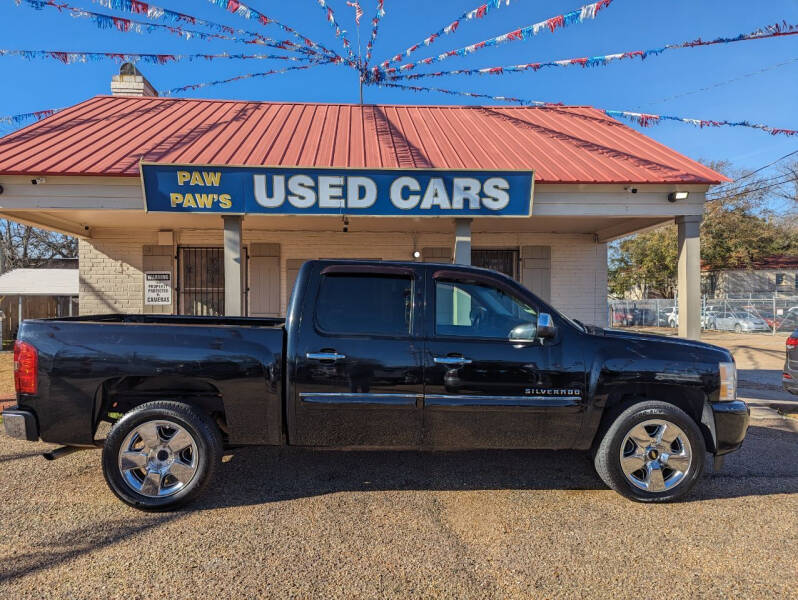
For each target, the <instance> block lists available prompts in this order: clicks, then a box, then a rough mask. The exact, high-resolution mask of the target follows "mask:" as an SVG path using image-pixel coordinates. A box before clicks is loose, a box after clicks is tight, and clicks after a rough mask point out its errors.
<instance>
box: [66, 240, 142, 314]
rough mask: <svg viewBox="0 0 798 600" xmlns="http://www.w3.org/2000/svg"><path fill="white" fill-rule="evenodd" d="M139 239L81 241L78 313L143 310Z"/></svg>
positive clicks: (79, 249)
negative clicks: (137, 240)
mask: <svg viewBox="0 0 798 600" xmlns="http://www.w3.org/2000/svg"><path fill="white" fill-rule="evenodd" d="M142 248H143V245H142V243H141V242H135V241H130V240H127V239H125V238H123V239H121V240H112V239H111V240H108V239H105V240H88V241H87V240H80V242H79V243H78V255H79V257H80V260H79V264H80V313H81V314H83V315H87V314H101V313H114V312H124V313H140V312H143V310H144V275H143V271H142V258H143V252H142Z"/></svg>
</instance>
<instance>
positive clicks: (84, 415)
mask: <svg viewBox="0 0 798 600" xmlns="http://www.w3.org/2000/svg"><path fill="white" fill-rule="evenodd" d="M21 336H22V337H23V339H25V340H26V341H27V342H29V343H31V344H33V345H34V346H35V347H36V348H37V350H38V354H39V357H38V362H39V389H38V394H37V395H35V396H34V395H31V396H27V395H24V394H20V395H19V396H18V403H19V405H20V407H28V408H30V409H32V410H34V412H35V414H36V415H37V418H38V426H39V433H40V436H41V439H42V440H44V441H49V442H56V443H66V444H80V445H84V444H92V443H93V434H94V432H95V431H96V428H97V425H98V423H99V422H100V421H102V420H108V413H122V412H125V411H126V410H128V409H129V407H130V406H133V405H136V404H137V403H141V401H150V400H169V399H180V398H182V399H184V400H186V399H189V398H191V399H193V401H195V402H196V403H199V404H200V405H202V406H204V407H206V409H207V410H208V412H210V413H213V414H217V413H218V414H224V415H225V418H226V419H227V423H226V425H225V427H226V428H227V429H228V431H229V432H230V442H231V443H238V444H279V443H281V441H282V424H283V407H282V371H283V348H284V337H285V333H284V319H268V318H267V319H263V318H248V317H223V318H219V317H185V316H172V315H126V314H108V315H87V316H80V317H68V318H61V319H38V320H36V319H35V320H29V321H25V322H24V323H23V325H22V328H21Z"/></svg>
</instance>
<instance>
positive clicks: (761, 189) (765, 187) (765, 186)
mask: <svg viewBox="0 0 798 600" xmlns="http://www.w3.org/2000/svg"><path fill="white" fill-rule="evenodd" d="M793 181H798V177H793V178H791V179H787V180H785V181H778V182H776V183H771V184H769V185H764V186H762V187H758V188H753V189H750V190H745V192H746V193H748V194H753V193H754V192H760V191H764V190H768V189H770V188H774V187H778V186H780V185H784V184H786V183H792V182H793ZM735 195H736V192H733V193H731V194H728V195H726V196H718V197H715V198H707V200H711V201H713V202H714V201H716V200H727V199H729V198H732V197H733V196H735Z"/></svg>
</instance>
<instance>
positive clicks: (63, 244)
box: [0, 219, 78, 273]
mask: <svg viewBox="0 0 798 600" xmlns="http://www.w3.org/2000/svg"><path fill="white" fill-rule="evenodd" d="M77 255H78V242H77V240H76V239H75V238H73V237H70V236H68V235H64V234H61V233H55V232H52V231H46V230H44V229H38V228H36V227H31V226H30V225H23V224H21V223H17V222H15V221H9V220H7V219H2V220H0V272H2V273H5V272H6V271H10V270H11V269H19V268H24V267H36V266H40V265H42V264H44V263H47V262H48V261H50V260H53V259H58V258H76V257H77Z"/></svg>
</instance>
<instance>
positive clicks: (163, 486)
mask: <svg viewBox="0 0 798 600" xmlns="http://www.w3.org/2000/svg"><path fill="white" fill-rule="evenodd" d="M221 455H222V437H221V433H220V432H219V429H218V427H217V426H216V425H215V424H214V423H213V421H211V419H210V418H209V417H208V416H206V415H204V414H202V413H199V412H197V411H195V410H194V409H192V408H191V407H190V406H188V405H187V404H183V403H181V402H170V401H157V402H148V403H146V404H142V405H141V406H139V407H137V408H135V409H134V410H132V411H130V412H129V413H127V414H125V416H123V417H122V418H121V419H120V420H119V421H117V423H116V424H115V425H114V427H113V429H111V432H110V433H109V434H108V438H107V439H106V441H105V446H104V448H103V474H104V475H105V481H106V482H107V483H108V487H110V488H111V491H112V492H113V493H114V494H116V496H117V497H118V498H119V499H120V500H122V501H123V502H125V503H126V504H129V505H130V506H133V507H134V508H138V509H141V510H153V511H158V510H171V509H173V508H176V507H178V506H180V505H182V504H184V503H186V502H188V501H190V500H192V499H193V498H195V497H196V496H197V495H198V494H199V493H200V492H201V491H202V489H203V488H204V487H205V486H206V485H207V484H208V482H209V481H210V480H211V479H212V477H213V474H214V472H215V471H216V467H217V465H218V464H219V462H220V461H221Z"/></svg>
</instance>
